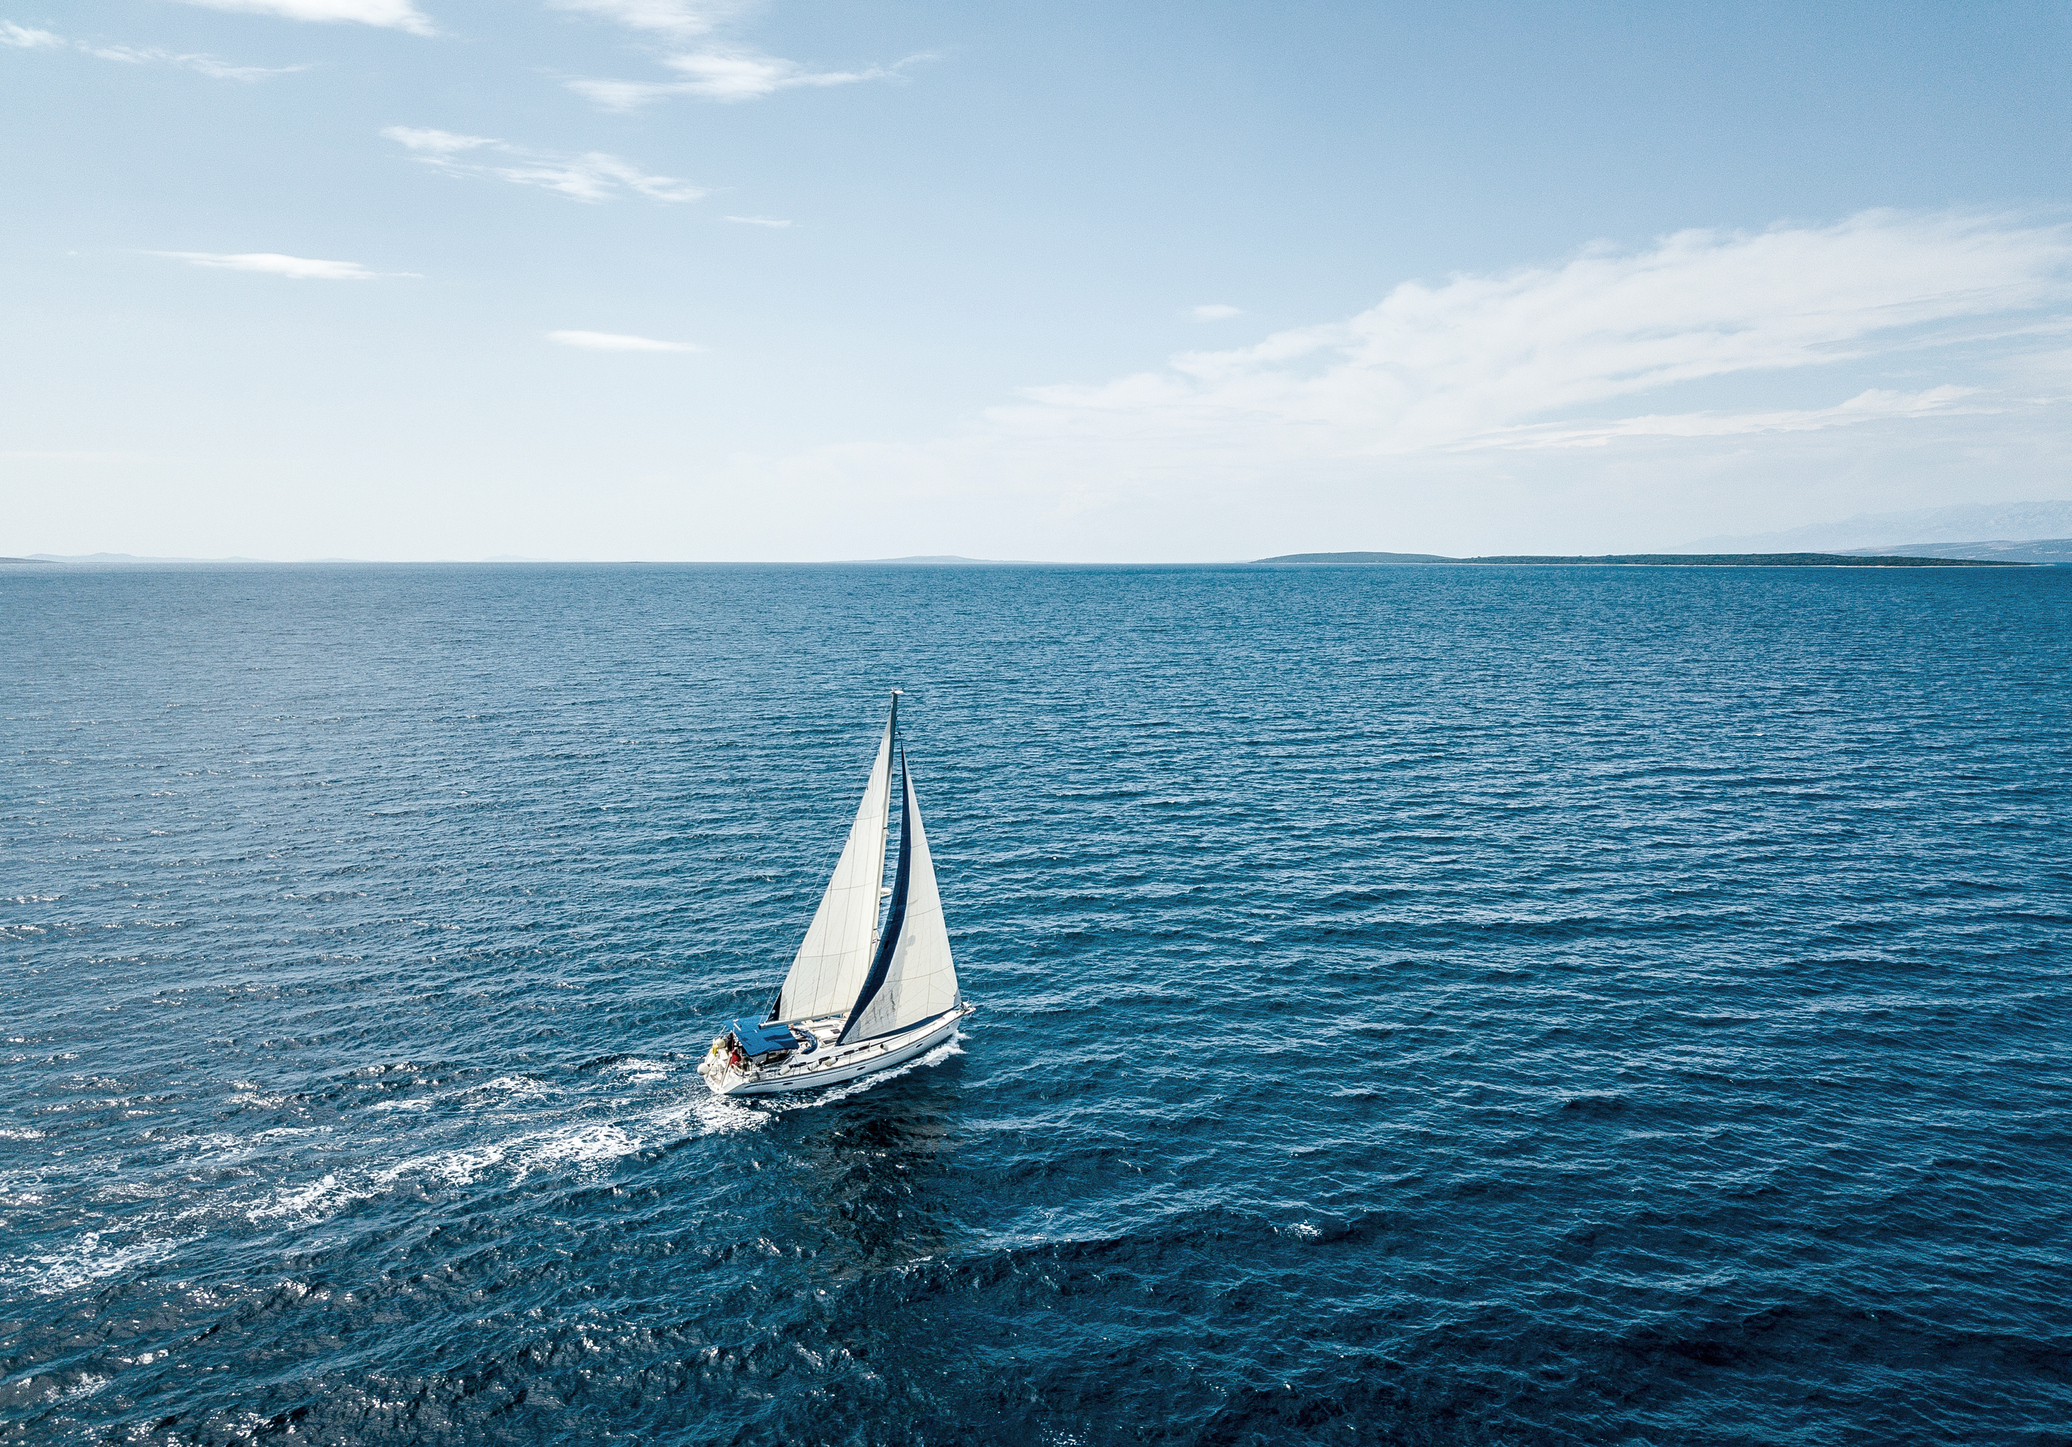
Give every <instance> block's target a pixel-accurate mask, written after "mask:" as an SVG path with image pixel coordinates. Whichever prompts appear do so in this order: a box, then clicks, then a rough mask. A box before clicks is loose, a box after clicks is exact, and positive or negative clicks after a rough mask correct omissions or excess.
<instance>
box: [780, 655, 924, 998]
mask: <svg viewBox="0 0 2072 1447" xmlns="http://www.w3.org/2000/svg"><path fill="white" fill-rule="evenodd" d="M898 718H899V699H898V697H897V696H896V695H895V696H894V698H893V700H892V717H891V718H888V719H887V720H886V721H885V736H884V737H883V738H882V739H880V740H879V741H878V758H877V762H875V763H874V764H872V765H871V777H870V782H869V783H868V784H866V785H864V787H863V802H862V803H861V804H859V805H857V807H856V822H855V823H854V824H852V825H850V826H849V842H848V843H847V844H846V845H844V846H843V847H842V857H841V858H840V859H839V860H837V861H836V863H835V872H834V877H833V878H831V879H829V880H828V882H827V893H825V894H823V895H821V896H820V908H819V909H817V910H815V911H814V912H813V923H812V925H811V926H809V927H808V928H807V930H806V939H805V943H803V944H801V945H800V946H799V952H798V955H797V957H796V958H794V959H793V960H792V962H791V972H790V973H789V974H787V975H786V976H785V977H784V988H783V990H781V991H780V992H779V993H778V996H777V1008H776V1010H775V1011H774V1013H773V1014H772V1016H771V1018H772V1019H777V1020H810V1019H812V1018H814V1017H815V1016H819V1015H841V1014H845V1013H847V1012H848V1010H849V1006H850V1004H851V1003H852V1002H853V1001H854V1000H855V999H856V996H857V992H858V991H860V990H861V989H862V988H863V983H864V977H865V976H866V975H868V974H869V973H870V967H871V947H872V946H873V945H874V944H876V943H877V941H876V940H875V939H874V938H873V935H875V934H876V932H877V925H878V899H879V890H880V889H881V888H882V887H883V880H884V878H885V831H886V826H887V824H888V823H889V822H890V821H889V819H888V818H887V816H888V815H889V814H890V813H891V806H892V731H893V726H894V724H895V723H896V722H897V720H898Z"/></svg>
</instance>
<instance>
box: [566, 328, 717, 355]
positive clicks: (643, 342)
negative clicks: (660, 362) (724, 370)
mask: <svg viewBox="0 0 2072 1447" xmlns="http://www.w3.org/2000/svg"><path fill="white" fill-rule="evenodd" d="M547 340H548V341H550V342H558V343H560V344H561V345H562V346H564V347H580V348H582V349H583V350H584V351H586V352H701V351H703V350H704V348H703V347H700V346H697V345H695V344H694V343H691V342H663V341H657V340H656V339H655V338H653V337H633V336H627V335H625V334H623V333H620V332H548V333H547Z"/></svg>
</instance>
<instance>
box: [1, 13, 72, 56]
mask: <svg viewBox="0 0 2072 1447" xmlns="http://www.w3.org/2000/svg"><path fill="white" fill-rule="evenodd" d="M64 44H65V39H64V37H63V36H61V35H53V34H51V33H50V32H49V31H48V30H31V29H29V28H28V27H27V26H26V25H16V24H15V23H14V22H13V21H11V20H0V45H7V46H12V47H13V48H14V49H16V50H54V49H58V48H61V47H62V46H63V45H64Z"/></svg>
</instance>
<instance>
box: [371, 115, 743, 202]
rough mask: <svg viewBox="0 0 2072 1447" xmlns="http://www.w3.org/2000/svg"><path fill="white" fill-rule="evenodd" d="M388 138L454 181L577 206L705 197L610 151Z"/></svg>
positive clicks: (421, 133)
mask: <svg viewBox="0 0 2072 1447" xmlns="http://www.w3.org/2000/svg"><path fill="white" fill-rule="evenodd" d="M382 135H384V136H386V137H387V138H388V139H389V140H392V141H394V142H396V143H397V144H398V145H400V146H402V147H403V148H404V149H405V150H407V151H409V152H410V153H411V154H412V155H413V156H415V157H416V158H417V159H418V160H420V161H422V162H423V163H424V164H426V165H427V166H431V167H433V168H435V169H437V170H441V171H445V172H446V173H448V174H449V175H454V176H489V177H494V178H495V179H497V180H502V181H509V182H511V183H512V184H513V185H518V186H538V187H541V188H543V189H545V190H548V191H556V192H559V193H560V194H561V195H563V196H567V197H570V198H571V199H573V200H577V201H610V200H614V199H616V198H618V197H620V196H625V195H636V196H645V197H647V198H648V199H649V200H651V201H696V200H698V199H700V198H701V197H703V196H704V195H705V190H704V188H703V187H700V186H693V185H692V184H690V183H689V182H688V181H679V180H677V179H676V178H675V177H673V176H655V175H650V174H648V173H647V172H645V171H643V170H641V169H640V168H639V167H638V166H635V165H634V164H633V163H632V162H630V161H626V160H622V159H621V158H620V157H618V156H614V155H610V154H608V153H606V152H604V151H585V152H582V153H581V154H570V153H564V152H555V151H534V150H529V149H527V148H526V147H524V146H514V145H512V144H510V143H509V142H508V141H499V140H496V139H494V138H492V137H489V136H468V135H460V134H457V133H455V132H453V131H441V130H434V129H431V128H428V127H420V126H390V127H388V128H387V129H386V130H384V131H383V132H382ZM478 157H479V158H482V159H476V158H478Z"/></svg>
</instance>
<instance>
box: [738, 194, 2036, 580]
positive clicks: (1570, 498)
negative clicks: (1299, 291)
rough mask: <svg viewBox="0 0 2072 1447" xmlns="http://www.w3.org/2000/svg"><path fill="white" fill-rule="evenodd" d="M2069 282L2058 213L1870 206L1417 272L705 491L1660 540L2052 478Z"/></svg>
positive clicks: (1055, 549) (811, 500) (849, 504)
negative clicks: (1298, 317)
mask: <svg viewBox="0 0 2072 1447" xmlns="http://www.w3.org/2000/svg"><path fill="white" fill-rule="evenodd" d="M2068 306H2072V227H2066V226H2061V225H2045V224H2037V223H2036V222H2034V221H2033V220H2029V219H2025V218H2021V217H2010V216H1995V215H1957V214H1929V215H1924V214H1917V213H1916V214H1909V213H1898V212H1890V211H1880V212H1870V213H1866V214H1863V215H1859V216H1855V217H1852V218H1850V219H1848V220H1846V221H1842V222H1840V223H1837V224H1834V225H1827V226H1806V225H1784V226H1778V227H1774V228H1772V229H1769V230H1765V231H1759V232H1718V231H1686V232H1681V233H1678V234H1676V235H1672V236H1668V237H1664V238H1662V239H1660V240H1659V241H1656V242H1654V243H1652V244H1650V245H1646V246H1642V247H1639V248H1632V249H1626V248H1614V247H1610V246H1593V247H1589V248H1586V249H1584V250H1583V251H1581V252H1579V253H1577V254H1575V255H1573V256H1570V257H1568V258H1565V259H1562V260H1559V261H1556V262H1553V263H1551V264H1545V265H1536V266H1526V267H1520V268H1517V269H1515V270H1510V271H1504V272H1499V273H1481V274H1460V275H1454V276H1451V277H1446V278H1443V279H1440V280H1436V281H1408V282H1404V283H1403V284H1402V285H1399V286H1397V287H1395V288H1394V289H1393V290H1391V291H1390V292H1388V294H1387V295H1386V296H1384V297H1382V298H1381V299H1380V300H1379V302H1378V303H1377V304H1376V305H1375V306H1373V307H1371V308H1369V309H1367V310H1365V311H1363V312H1360V313H1359V314H1358V315H1355V316H1352V317H1349V318H1347V319H1345V320H1342V321H1331V322H1326V323H1322V324H1319V325H1315V326H1305V327H1296V328H1292V329H1288V330H1283V331H1277V332H1273V333H1270V334H1268V335H1266V336H1264V337H1261V338H1259V339H1257V340H1255V341H1253V342H1252V343H1251V344H1250V345H1246V346H1241V347H1235V348H1228V349H1216V350H1208V349H1203V350H1193V351H1187V352H1183V353H1180V354H1178V355H1176V356H1174V357H1172V358H1171V359H1170V360H1169V361H1168V362H1167V363H1166V364H1165V365H1164V366H1161V367H1158V368H1155V369H1152V370H1149V371H1144V372H1139V373H1135V374H1132V375H1127V376H1121V377H1116V378H1114V379H1112V380H1109V381H1105V382H1095V383H1091V384H1079V383H1074V384H1064V385H1055V386H1045V387H1035V388H1031V389H1028V390H1027V391H1025V392H1024V393H1023V394H1022V397H1021V399H1020V400H1019V401H1016V402H1012V403H1009V404H1007V405H1003V406H999V407H995V408H992V409H989V410H987V411H985V412H983V413H981V414H979V415H977V416H974V417H973V418H971V419H970V420H969V422H968V423H967V424H966V425H965V426H963V427H961V428H958V429H956V430H954V431H952V432H950V433H948V434H946V435H943V436H939V437H936V438H933V439H931V440H917V441H913V442H910V443H892V442H868V443H850V444H842V445H836V446H828V447H824V448H818V449H813V450H810V451H806V452H802V453H799V454H795V455H793V456H790V457H782V458H765V459H746V458H744V459H741V460H740V461H739V462H737V463H736V464H735V465H734V466H732V467H731V468H729V469H728V470H727V471H725V472H724V473H722V474H720V475H718V476H717V477H716V478H715V479H714V481H713V484H712V485H713V488H714V492H713V494H712V495H713V496H714V497H716V498H718V497H734V496H751V495H753V496H759V497H764V498H770V497H778V498H782V499H783V502H782V505H781V507H776V508H774V509H773V511H772V513H771V514H770V515H771V516H772V517H774V518H780V519H781V523H782V527H783V528H785V529H790V530H791V532H790V533H787V534H786V536H791V535H793V534H795V533H799V532H800V530H801V529H810V528H813V527H819V528H823V529H824V530H825V542H824V543H822V544H819V545H821V546H824V547H825V548H828V549H835V548H847V549H850V550H851V552H829V553H828V554H827V555H829V556H849V555H852V553H853V550H854V549H855V548H857V547H860V546H862V544H861V543H859V542H857V541H856V540H857V539H858V538H860V537H863V536H866V535H867V534H870V530H871V529H873V528H877V527H879V526H880V522H879V518H880V516H881V513H882V503H883V499H885V498H893V499H897V500H898V502H899V507H898V508H897V509H895V514H894V515H897V516H899V517H901V518H908V517H913V516H921V515H925V516H927V517H928V518H930V519H931V520H933V525H934V526H936V527H938V528H939V529H940V530H941V532H940V536H942V537H943V538H944V539H945V540H947V539H950V538H955V539H956V546H957V547H958V548H959V549H960V550H970V551H973V552H982V551H985V550H987V549H1020V550H1022V553H1021V555H1029V554H1030V551H1031V550H1034V549H1039V548H1040V549H1044V550H1046V554H1047V555H1050V556H1064V557H1072V556H1078V557H1127V556H1137V557H1160V556H1164V557H1184V556H1189V555H1190V554H1191V555H1193V556H1225V557H1228V556H1235V555H1240V553H1239V550H1241V549H1247V548H1249V549H1251V550H1252V554H1251V555H1259V554H1265V553H1270V552H1275V551H1283V552H1285V551H1296V550H1300V549H1302V548H1305V547H1315V546H1318V545H1319V539H1320V538H1329V537H1334V536H1335V537H1344V536H1347V535H1348V530H1349V529H1351V530H1354V532H1355V533H1356V535H1358V536H1362V537H1365V538H1368V539H1372V540H1373V541H1369V542H1363V543H1359V544H1353V543H1346V544H1343V545H1344V546H1354V545H1357V546H1388V547H1402V548H1405V549H1407V550H1414V551H1424V550H1437V551H1463V550H1471V551H1557V550H1561V549H1563V548H1566V547H1578V548H1584V547H1587V548H1590V549H1592V550H1598V551H1603V550H1617V549H1616V547H1612V546H1611V544H1613V543H1615V542H1616V543H1619V544H1622V545H1633V546H1659V545H1662V544H1665V543H1669V542H1671V541H1672V540H1674V539H1676V538H1680V537H1687V536H1689V535H1690V534H1691V533H1693V532H1695V531H1700V530H1701V529H1700V528H1698V527H1694V526H1693V523H1692V519H1693V518H1695V517H1701V516H1703V517H1708V518H1710V517H1715V516H1718V517H1722V518H1733V517H1735V516H1737V515H1736V514H1735V513H1734V512H1733V511H1732V509H1735V508H1740V509H1756V508H1764V507H1768V508H1774V509H1777V510H1778V511H1776V512H1775V513H1774V515H1777V516H1791V515H1792V512H1791V510H1792V509H1793V508H1801V509H1803V508H1806V507H1813V508H1815V509H1817V511H1833V512H1836V513H1837V514H1840V513H1842V512H1846V511H1848V510H1849V509H1850V508H1851V507H1857V508H1859V509H1861V508H1862V507H1863V506H1865V505H1867V504H1869V503H1873V502H1882V501H1885V500H1886V499H1888V498H1889V497H1890V496H1892V495H1893V493H1892V490H1893V489H1895V488H1902V487H1913V488H1917V489H1918V488H1923V487H1930V486H1941V487H1946V488H1947V487H1963V486H1967V485H1991V486H1993V487H1996V488H2015V487H2028V486H2038V487H2042V486H2049V485H2055V484H2054V483H2052V482H2051V481H2050V479H2052V478H2058V479H2061V478H2062V473H2063V467H2062V458H2063V457H2064V456H2065V455H2066V453H2067V451H2068V449H2072V362H2068V361H2067V360H2066V358H2067V355H2068V354H2067V348H2066V344H2065V336H2066V322H2067V310H2068ZM1749 397H1760V398H1761V399H1762V402H1761V405H1759V406H1749V405H1734V404H1735V403H1736V402H1737V401H1739V400H1740V399H1744V398H1749ZM1982 476H1990V478H1991V482H1990V484H1981V483H1979V481H1978V479H1979V478H1981V477H1982ZM1931 479H1941V481H1940V482H1931V481H1930V480H1931ZM858 499H869V500H870V502H869V503H868V505H866V504H865V503H863V502H860V501H857V500H858ZM1752 500H1753V501H1752ZM1723 508H1724V509H1728V511H1725V512H1722V511H1721V509H1723ZM802 520H811V521H810V522H806V521H802ZM757 526H761V524H760V523H758V524H757ZM771 526H772V528H773V529H774V528H776V527H777V526H778V525H777V524H775V523H773V524H772V525H771ZM870 535H874V534H870ZM743 537H744V542H743V547H744V548H745V549H748V550H751V551H752V550H753V549H755V548H758V547H761V548H768V547H771V546H774V545H776V542H775V539H776V534H775V532H774V531H773V532H772V534H771V535H770V536H769V537H760V536H758V537H756V538H754V539H750V538H749V536H748V534H747V533H745V532H744V534H743ZM794 546H796V544H794Z"/></svg>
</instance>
